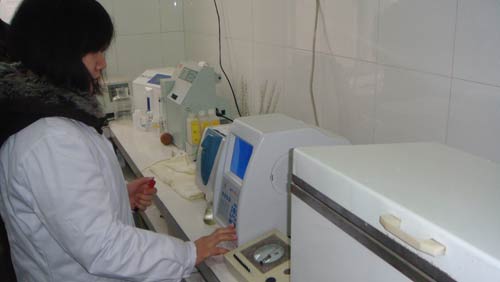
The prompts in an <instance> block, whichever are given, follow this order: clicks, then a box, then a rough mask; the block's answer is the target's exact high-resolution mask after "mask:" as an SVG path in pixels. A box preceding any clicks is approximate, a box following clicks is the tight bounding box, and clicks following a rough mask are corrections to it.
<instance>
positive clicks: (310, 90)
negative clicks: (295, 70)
mask: <svg viewBox="0 0 500 282" xmlns="http://www.w3.org/2000/svg"><path fill="white" fill-rule="evenodd" d="M319 4H320V0H316V13H315V16H314V33H313V46H312V63H311V79H310V80H309V93H310V94H311V102H312V107H313V113H314V122H315V123H316V126H319V120H318V112H317V110H316V101H315V100H314V89H313V86H314V68H315V65H316V33H317V31H318V14H319Z"/></svg>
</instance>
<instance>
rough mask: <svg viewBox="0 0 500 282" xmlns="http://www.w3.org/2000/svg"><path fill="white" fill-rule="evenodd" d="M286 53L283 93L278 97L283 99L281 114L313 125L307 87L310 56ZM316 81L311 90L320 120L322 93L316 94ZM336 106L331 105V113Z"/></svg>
mask: <svg viewBox="0 0 500 282" xmlns="http://www.w3.org/2000/svg"><path fill="white" fill-rule="evenodd" d="M286 51H287V58H286V60H287V61H286V70H285V78H286V80H285V89H284V90H285V91H284V93H281V97H280V99H284V101H283V103H284V105H285V107H284V108H283V113H285V114H287V115H289V116H291V117H294V118H296V119H300V120H303V121H305V122H307V123H309V124H315V121H314V113H313V104H312V99H311V95H310V87H309V78H310V75H311V58H312V54H311V52H309V51H302V50H296V49H287V50H286ZM318 81H319V80H318V79H316V80H315V84H314V88H313V90H314V92H315V93H314V98H315V104H316V109H317V112H318V118H320V115H321V103H322V102H324V101H323V99H324V93H318V92H319V91H318V87H317V85H318ZM337 106H338V105H336V104H332V105H331V107H332V111H335V112H337V110H338V107H337ZM321 121H323V120H321ZM321 124H322V123H321ZM334 127H335V126H334ZM335 129H336V128H335Z"/></svg>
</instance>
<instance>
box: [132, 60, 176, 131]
mask: <svg viewBox="0 0 500 282" xmlns="http://www.w3.org/2000/svg"><path fill="white" fill-rule="evenodd" d="M174 70H175V69H174V68H159V69H149V70H145V71H144V72H143V73H142V74H141V75H140V76H139V77H137V78H136V79H135V80H134V81H133V83H132V97H133V100H132V110H133V111H134V110H138V109H140V110H142V112H143V113H146V112H147V110H148V108H147V99H148V97H149V99H150V110H151V111H152V112H153V120H154V121H159V122H160V121H163V120H164V119H165V117H164V116H163V115H164V114H163V113H162V107H161V100H160V99H161V87H160V80H161V79H168V78H171V77H172V74H173V72H174Z"/></svg>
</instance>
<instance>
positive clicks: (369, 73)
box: [316, 55, 377, 144]
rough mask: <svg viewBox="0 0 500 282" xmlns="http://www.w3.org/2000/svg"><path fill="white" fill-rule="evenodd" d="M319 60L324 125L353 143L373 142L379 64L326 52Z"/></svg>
mask: <svg viewBox="0 0 500 282" xmlns="http://www.w3.org/2000/svg"><path fill="white" fill-rule="evenodd" d="M318 62H319V64H318V67H317V69H316V71H317V72H318V74H317V77H318V81H317V82H316V84H317V85H318V91H317V93H318V94H320V95H321V96H320V97H321V99H320V101H319V102H320V113H321V115H320V117H321V119H320V125H321V127H323V128H326V129H330V130H332V131H333V132H335V133H337V134H340V135H342V136H344V137H346V138H348V139H349V140H350V141H351V143H353V144H370V143H373V129H374V124H375V90H376V74H377V67H376V65H375V64H372V63H367V62H361V61H356V60H352V59H347V58H341V57H335V56H325V55H320V56H319V58H318Z"/></svg>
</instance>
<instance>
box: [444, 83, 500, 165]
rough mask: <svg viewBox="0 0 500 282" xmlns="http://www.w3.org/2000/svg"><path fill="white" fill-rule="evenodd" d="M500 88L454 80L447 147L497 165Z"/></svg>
mask: <svg viewBox="0 0 500 282" xmlns="http://www.w3.org/2000/svg"><path fill="white" fill-rule="evenodd" d="M499 109H500V88H499V87H492V86H487V85H481V84H477V83H472V82H467V81H462V80H458V79H455V80H453V86H452V94H451V104H450V117H449V125H448V138H447V143H448V144H449V145H451V146H454V147H456V148H459V149H462V150H465V151H468V152H471V153H474V154H476V155H478V156H481V157H483V158H486V159H489V160H492V161H495V162H497V163H500V145H499V144H500V122H499V121H500V110H499Z"/></svg>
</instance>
